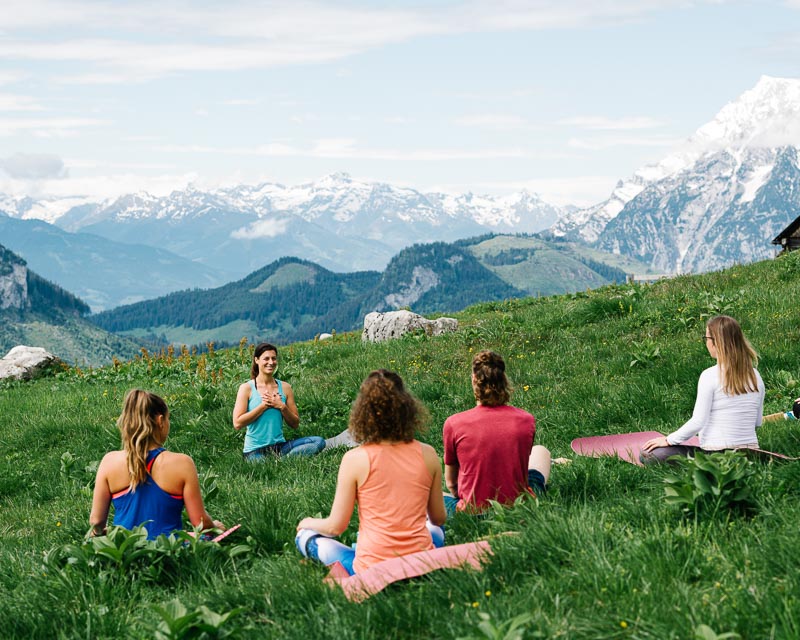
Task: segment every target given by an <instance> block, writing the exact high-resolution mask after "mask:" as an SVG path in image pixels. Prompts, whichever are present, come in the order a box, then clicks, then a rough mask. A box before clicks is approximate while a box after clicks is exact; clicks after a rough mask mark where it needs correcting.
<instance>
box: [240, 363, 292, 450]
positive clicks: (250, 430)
mask: <svg viewBox="0 0 800 640" xmlns="http://www.w3.org/2000/svg"><path fill="white" fill-rule="evenodd" d="M275 382H277V383H278V394H279V395H280V397H281V400H283V402H286V394H285V393H284V392H283V383H282V382H281V381H280V380H278V379H277V378H276V379H275ZM260 404H261V396H260V395H259V393H258V391H257V390H256V381H255V380H251V381H250V398H249V400H248V401H247V410H248V411H252V410H253V409H255V408H256V407H257V406H258V405H260ZM279 442H286V438H284V437H283V416H282V415H281V412H280V411H278V410H277V409H275V408H270V409H267V410H266V411H265V412H264V413H262V414H261V415H260V416H258V419H257V420H255V421H253V422H251V423H250V424H248V425H247V433H245V436H244V453H249V452H250V451H254V450H255V449H260V448H261V447H266V446H269V445H271V444H278V443H279Z"/></svg>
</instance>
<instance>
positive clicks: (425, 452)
mask: <svg viewBox="0 0 800 640" xmlns="http://www.w3.org/2000/svg"><path fill="white" fill-rule="evenodd" d="M419 444H420V446H422V457H423V458H425V460H426V461H428V460H435V461H436V462H437V463H438V462H439V454H438V453H436V449H434V448H433V447H432V446H431V445H429V444H425V443H424V442H420V443H419Z"/></svg>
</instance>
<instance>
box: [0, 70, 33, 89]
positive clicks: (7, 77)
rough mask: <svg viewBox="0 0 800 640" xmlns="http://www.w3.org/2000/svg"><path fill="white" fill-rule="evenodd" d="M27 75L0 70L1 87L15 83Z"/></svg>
mask: <svg viewBox="0 0 800 640" xmlns="http://www.w3.org/2000/svg"><path fill="white" fill-rule="evenodd" d="M26 77H27V74H24V73H17V72H13V71H0V87H2V86H3V85H7V84H14V83H15V82H19V81H20V80H22V79H24V78H26Z"/></svg>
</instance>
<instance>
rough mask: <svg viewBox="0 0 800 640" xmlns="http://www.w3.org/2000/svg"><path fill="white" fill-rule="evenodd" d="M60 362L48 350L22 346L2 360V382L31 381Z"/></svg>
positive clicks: (15, 348) (0, 372)
mask: <svg viewBox="0 0 800 640" xmlns="http://www.w3.org/2000/svg"><path fill="white" fill-rule="evenodd" d="M59 362H60V360H59V359H58V358H57V357H56V356H54V355H53V354H52V353H50V352H49V351H47V350H46V349H42V348H41V347H26V346H24V345H20V346H18V347H14V348H13V349H11V351H9V352H8V353H7V354H6V355H5V357H4V358H3V359H1V360H0V380H1V379H4V378H15V379H16V380H30V379H31V378H35V377H36V376H38V375H39V374H41V373H42V372H43V371H45V370H46V369H48V368H49V367H51V366H52V365H54V364H57V363H59Z"/></svg>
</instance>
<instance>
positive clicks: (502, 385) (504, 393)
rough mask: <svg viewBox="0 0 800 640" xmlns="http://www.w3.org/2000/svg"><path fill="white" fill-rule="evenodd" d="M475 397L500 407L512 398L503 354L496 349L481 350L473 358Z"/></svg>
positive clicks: (486, 404) (487, 404) (484, 404)
mask: <svg viewBox="0 0 800 640" xmlns="http://www.w3.org/2000/svg"><path fill="white" fill-rule="evenodd" d="M472 379H473V385H472V387H473V391H474V392H475V399H476V400H477V401H478V402H479V403H481V404H482V405H483V406H486V407H499V406H501V405H504V404H507V403H508V401H509V399H510V398H511V383H510V382H509V381H508V378H507V377H506V363H505V361H504V360H503V356H501V355H500V354H499V353H495V352H494V351H481V352H479V353H477V354H475V357H474V358H473V359H472Z"/></svg>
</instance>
